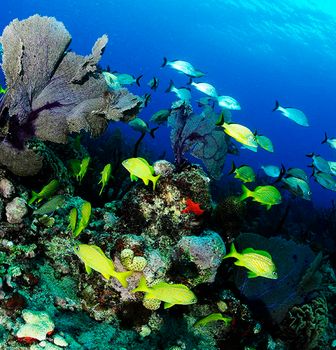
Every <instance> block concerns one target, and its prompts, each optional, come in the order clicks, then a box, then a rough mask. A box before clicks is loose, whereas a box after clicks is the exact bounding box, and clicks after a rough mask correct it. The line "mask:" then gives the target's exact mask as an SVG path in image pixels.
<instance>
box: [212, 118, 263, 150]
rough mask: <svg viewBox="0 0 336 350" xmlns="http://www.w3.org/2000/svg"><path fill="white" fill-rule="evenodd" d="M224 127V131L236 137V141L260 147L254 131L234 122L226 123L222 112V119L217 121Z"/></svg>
mask: <svg viewBox="0 0 336 350" xmlns="http://www.w3.org/2000/svg"><path fill="white" fill-rule="evenodd" d="M216 125H220V126H222V127H223V128H224V132H225V133H226V134H228V135H229V136H231V137H232V138H234V139H235V140H236V141H238V142H240V143H242V144H243V145H245V146H249V147H254V148H256V147H258V143H257V141H256V139H255V136H254V134H253V132H252V131H251V130H250V129H248V128H247V127H246V126H243V125H240V124H234V123H226V122H225V121H224V117H223V114H221V119H220V120H219V121H218V122H217V123H216Z"/></svg>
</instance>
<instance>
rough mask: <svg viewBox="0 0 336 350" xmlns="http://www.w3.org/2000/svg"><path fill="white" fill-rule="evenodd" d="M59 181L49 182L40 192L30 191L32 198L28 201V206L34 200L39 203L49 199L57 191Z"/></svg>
mask: <svg viewBox="0 0 336 350" xmlns="http://www.w3.org/2000/svg"><path fill="white" fill-rule="evenodd" d="M58 187H59V181H58V180H51V181H50V182H49V183H48V184H47V185H45V186H44V187H43V188H42V190H41V191H40V192H38V193H37V192H34V191H32V197H31V198H30V200H29V201H28V205H31V204H33V203H34V202H35V201H36V200H37V203H40V202H41V201H42V200H43V199H46V198H50V197H51V196H52V195H53V194H54V193H55V192H56V191H57V189H58Z"/></svg>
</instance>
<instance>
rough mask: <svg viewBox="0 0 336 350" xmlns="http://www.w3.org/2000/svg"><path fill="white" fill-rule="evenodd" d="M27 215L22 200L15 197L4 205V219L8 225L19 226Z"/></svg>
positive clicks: (25, 206) (24, 203)
mask: <svg viewBox="0 0 336 350" xmlns="http://www.w3.org/2000/svg"><path fill="white" fill-rule="evenodd" d="M27 213H28V209H27V205H26V202H25V200H24V199H23V198H20V197H15V198H14V199H13V200H12V201H11V202H9V203H8V204H7V205H6V217H7V221H8V222H9V223H10V224H20V223H21V222H22V220H23V217H24V216H25V215H26V214H27Z"/></svg>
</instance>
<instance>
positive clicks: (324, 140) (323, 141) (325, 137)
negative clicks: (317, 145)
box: [321, 132, 328, 144]
mask: <svg viewBox="0 0 336 350" xmlns="http://www.w3.org/2000/svg"><path fill="white" fill-rule="evenodd" d="M327 140H328V135H327V133H326V132H324V139H323V140H322V142H321V143H322V144H323V143H326V142H327Z"/></svg>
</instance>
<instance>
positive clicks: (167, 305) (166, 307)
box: [164, 303, 175, 309]
mask: <svg viewBox="0 0 336 350" xmlns="http://www.w3.org/2000/svg"><path fill="white" fill-rule="evenodd" d="M174 305H175V304H170V303H164V308H165V309H169V308H170V307H172V306H174Z"/></svg>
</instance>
